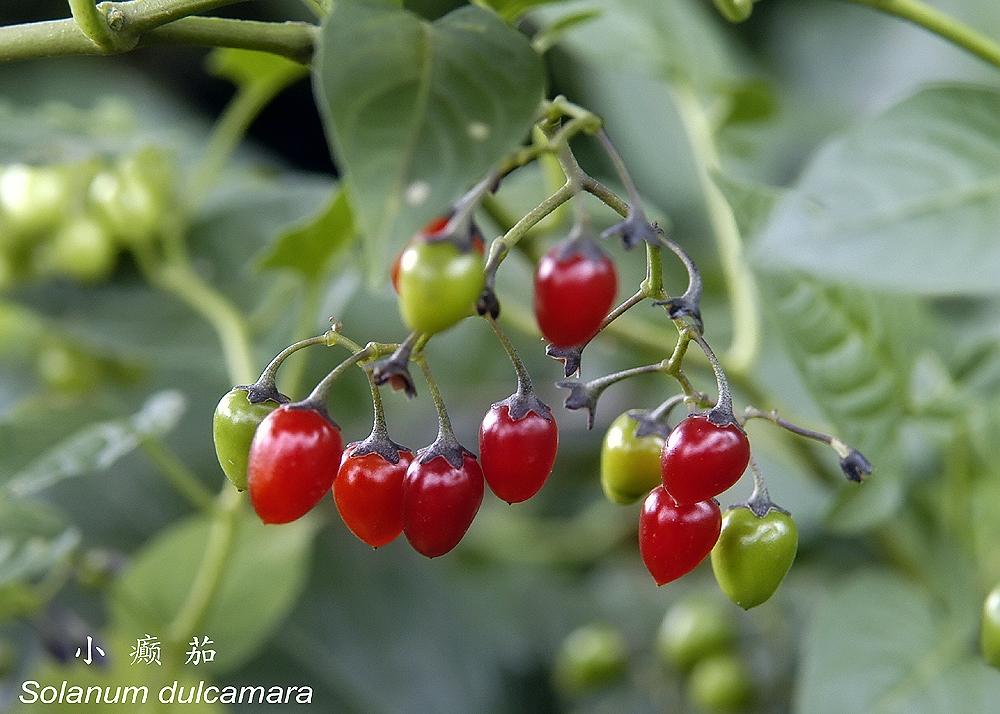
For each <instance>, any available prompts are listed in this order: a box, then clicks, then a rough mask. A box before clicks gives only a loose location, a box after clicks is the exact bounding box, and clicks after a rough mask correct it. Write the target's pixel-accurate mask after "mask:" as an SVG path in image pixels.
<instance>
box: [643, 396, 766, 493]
mask: <svg viewBox="0 0 1000 714" xmlns="http://www.w3.org/2000/svg"><path fill="white" fill-rule="evenodd" d="M749 462H750V442H749V440H748V439H747V435H746V433H745V432H744V431H743V429H741V428H740V427H739V425H737V424H733V423H729V424H716V423H714V422H712V421H711V420H710V419H709V418H708V416H707V415H706V414H692V415H691V416H689V417H687V418H686V419H684V421H682V422H681V423H680V424H678V425H677V426H676V427H675V428H674V430H673V431H671V432H670V436H669V437H668V438H667V441H666V443H665V444H664V445H663V454H662V456H661V458H660V471H661V473H662V476H663V486H664V488H666V489H667V491H668V492H669V493H670V495H671V496H672V497H673V498H674V500H675V501H677V503H681V504H692V503H698V502H700V501H705V500H708V499H710V498H714V497H715V496H718V495H719V494H720V493H722V492H723V491H725V490H726V489H728V488H729V487H730V486H732V485H733V484H734V483H736V482H737V481H739V479H740V476H742V475H743V472H744V471H745V470H746V467H747V464H748V463H749Z"/></svg>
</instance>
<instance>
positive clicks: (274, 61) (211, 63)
mask: <svg viewBox="0 0 1000 714" xmlns="http://www.w3.org/2000/svg"><path fill="white" fill-rule="evenodd" d="M205 65H206V68H207V70H208V72H209V73H210V74H213V75H215V76H216V77H220V78H222V79H227V80H229V81H230V82H232V83H233V84H235V85H236V86H237V87H239V88H241V89H246V88H248V87H251V86H271V87H273V86H279V87H280V86H282V85H284V84H291V83H292V82H294V81H296V80H298V79H302V78H303V77H305V76H306V75H307V74H309V69H308V68H307V67H305V66H303V65H301V64H299V63H298V62H293V61H292V60H290V59H286V58H285V57H279V56H278V55H275V54H271V53H270V52H256V51H254V50H239V49H235V48H232V47H224V48H220V49H216V50H212V52H211V53H210V54H209V55H208V58H207V59H206V61H205Z"/></svg>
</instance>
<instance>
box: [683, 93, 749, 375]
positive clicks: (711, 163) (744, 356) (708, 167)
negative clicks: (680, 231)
mask: <svg viewBox="0 0 1000 714" xmlns="http://www.w3.org/2000/svg"><path fill="white" fill-rule="evenodd" d="M671 92H672V95H673V99H674V106H675V107H676V109H677V113H678V115H679V116H680V119H681V123H682V124H683V125H684V130H685V132H686V134H687V137H688V142H689V143H690V146H691V152H692V155H693V158H694V163H695V168H696V171H697V174H698V183H699V185H700V187H701V192H702V196H703V197H704V201H705V207H706V209H707V210H708V219H709V224H710V225H711V227H712V233H713V234H714V236H715V243H716V247H717V248H718V251H719V258H720V261H721V263H722V271H723V273H724V274H725V276H726V287H727V290H728V293H729V304H730V305H731V306H732V315H733V319H732V324H733V338H732V342H731V343H730V345H729V349H728V350H727V351H726V353H725V356H724V361H725V362H726V367H727V368H728V369H729V370H730V371H733V372H739V373H741V374H746V373H748V372H749V370H750V368H751V367H752V366H753V363H754V360H755V359H756V358H757V352H758V350H759V348H760V309H759V304H758V303H759V301H758V295H757V287H756V285H755V283H754V278H753V273H752V272H751V271H750V269H749V267H747V261H746V257H745V256H744V253H743V240H742V238H741V236H740V231H739V227H738V226H737V225H736V218H735V217H734V216H733V210H732V208H730V206H729V202H728V201H727V200H726V197H725V196H724V195H723V194H722V191H721V190H719V187H718V186H716V185H715V181H714V180H713V178H712V175H713V174H714V173H716V172H717V171H719V169H720V161H719V152H718V150H717V148H716V146H715V141H714V138H713V136H712V126H711V122H710V120H709V118H708V115H707V113H706V112H705V110H704V108H703V107H702V106H701V102H700V101H699V99H698V97H697V95H696V94H695V92H694V89H693V88H692V87H691V86H690V85H688V84H686V83H685V82H683V81H677V82H674V83H673V84H672V85H671Z"/></svg>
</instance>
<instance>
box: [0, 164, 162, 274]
mask: <svg viewBox="0 0 1000 714" xmlns="http://www.w3.org/2000/svg"><path fill="white" fill-rule="evenodd" d="M172 171H173V167H172V166H171V164H170V163H169V161H168V160H167V159H166V157H165V156H164V155H163V154H162V153H161V152H160V151H158V150H156V149H142V150H139V151H137V152H134V153H132V154H128V155H125V156H122V157H120V158H118V159H117V160H115V161H114V162H109V161H104V160H102V159H90V160H87V161H82V162H78V163H72V164H58V165H48V166H42V165H39V166H34V165H27V164H11V165H9V166H6V167H3V168H2V169H0V236H2V238H3V240H0V289H6V288H8V287H11V286H12V285H15V284H17V283H20V282H25V281H28V280H31V279H33V278H45V277H66V278H70V279H71V280H76V281H79V282H83V283H94V282H99V281H101V280H104V279H106V278H107V277H108V276H109V275H110V274H111V272H112V271H113V270H114V268H115V264H116V262H117V259H118V254H119V252H120V251H122V250H130V249H133V248H135V247H136V246H137V245H141V244H144V243H148V241H149V239H150V238H151V237H152V236H154V235H155V233H156V232H157V230H158V228H159V224H160V222H161V220H162V217H163V215H164V212H165V209H166V207H167V206H168V205H170V203H171V201H172V199H171V197H170V196H169V188H168V187H169V186H171V185H172V183H173V178H172V173H171V172H172Z"/></svg>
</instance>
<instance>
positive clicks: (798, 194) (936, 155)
mask: <svg viewBox="0 0 1000 714" xmlns="http://www.w3.org/2000/svg"><path fill="white" fill-rule="evenodd" d="M998 219H1000V92H998V91H996V90H994V89H986V88H977V87H968V86H962V87H957V86H950V87H936V88H933V89H927V90H924V91H922V92H920V93H918V94H917V95H915V96H913V97H911V98H909V99H907V100H905V101H903V102H902V103H900V104H898V105H896V106H895V107H893V108H891V109H889V110H888V111H887V112H886V113H884V114H882V115H881V116H878V117H876V118H874V119H872V120H869V121H866V122H862V123H861V124H859V125H858V126H856V127H855V128H854V129H852V130H850V131H849V132H847V133H846V134H845V135H844V136H843V137H841V138H839V139H836V140H834V141H833V142H831V143H830V144H829V145H827V146H826V147H825V148H824V149H823V151H821V152H820V153H819V154H818V155H817V157H816V159H815V160H814V161H813V162H812V163H811V164H810V165H809V167H808V168H807V169H806V171H805V172H804V174H803V175H802V177H801V178H800V180H799V181H798V183H797V184H796V186H795V188H794V190H793V191H791V192H790V193H789V194H788V195H787V196H785V197H784V198H783V199H782V201H781V202H780V204H779V205H778V206H777V208H776V209H775V212H774V215H773V216H772V219H771V221H770V223H769V225H768V227H767V229H766V230H765V231H764V233H763V234H762V236H761V240H760V241H759V243H758V244H757V245H756V249H755V250H754V252H753V257H754V260H755V262H756V263H757V264H758V265H762V266H765V265H766V266H768V268H775V267H785V268H794V269H797V270H802V271H806V272H808V273H810V274H811V275H813V276H817V277H821V278H825V279H829V280H836V281H840V282H847V283H851V284H854V285H862V286H866V287H868V288H875V289H882V290H891V291H894V292H904V293H915V294H925V295H945V294H969V295H972V294H987V293H996V292H998V291H1000V280H998V279H997V276H998V275H1000V241H997V240H996V226H997V221H998Z"/></svg>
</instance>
